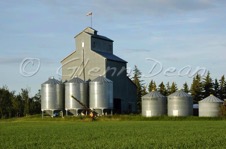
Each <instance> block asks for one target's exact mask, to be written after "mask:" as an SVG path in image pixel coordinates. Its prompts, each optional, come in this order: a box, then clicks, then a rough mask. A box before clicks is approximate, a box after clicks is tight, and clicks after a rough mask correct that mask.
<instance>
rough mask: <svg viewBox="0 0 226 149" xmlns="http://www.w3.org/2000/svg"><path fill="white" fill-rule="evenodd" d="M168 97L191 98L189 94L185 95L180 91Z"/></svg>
mask: <svg viewBox="0 0 226 149" xmlns="http://www.w3.org/2000/svg"><path fill="white" fill-rule="evenodd" d="M168 97H191V95H189V94H188V93H185V92H184V91H182V90H178V91H176V92H174V93H172V94H170V95H169V96H168Z"/></svg>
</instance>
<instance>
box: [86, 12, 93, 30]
mask: <svg viewBox="0 0 226 149" xmlns="http://www.w3.org/2000/svg"><path fill="white" fill-rule="evenodd" d="M86 16H90V25H91V26H90V27H92V26H93V12H89V13H87V14H86Z"/></svg>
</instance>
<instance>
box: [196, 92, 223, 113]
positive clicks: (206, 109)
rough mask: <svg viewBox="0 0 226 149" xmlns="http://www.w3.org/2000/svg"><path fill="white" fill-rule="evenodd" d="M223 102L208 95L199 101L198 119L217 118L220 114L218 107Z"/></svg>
mask: <svg viewBox="0 0 226 149" xmlns="http://www.w3.org/2000/svg"><path fill="white" fill-rule="evenodd" d="M222 104H223V101H222V100H220V99H219V98H217V97H215V96H213V95H210V96H209V97H206V98H205V99H203V100H201V101H199V116H200V117H202V116H203V117H217V116H219V114H220V105H222Z"/></svg>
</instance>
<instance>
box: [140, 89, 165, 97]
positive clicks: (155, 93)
mask: <svg viewBox="0 0 226 149" xmlns="http://www.w3.org/2000/svg"><path fill="white" fill-rule="evenodd" d="M143 97H144V98H164V97H165V96H163V95H162V94H160V93H159V92H158V91H151V92H150V93H148V94H146V95H144V96H143ZM143 97H142V98H143Z"/></svg>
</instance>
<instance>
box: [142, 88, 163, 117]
mask: <svg viewBox="0 0 226 149" xmlns="http://www.w3.org/2000/svg"><path fill="white" fill-rule="evenodd" d="M165 114H166V97H165V96H163V95H162V94H160V93H159V92H157V91H152V92H150V93H148V94H146V95H144V96H143V97H142V116H146V117H151V116H162V115H165Z"/></svg>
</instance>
